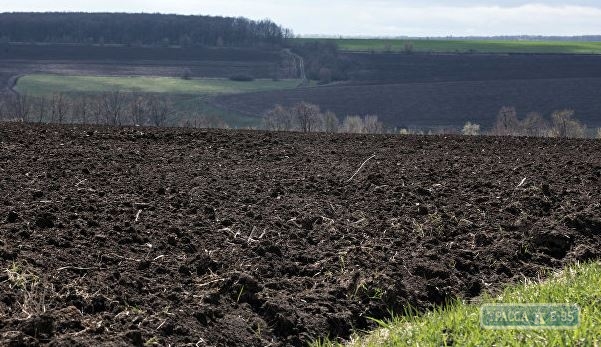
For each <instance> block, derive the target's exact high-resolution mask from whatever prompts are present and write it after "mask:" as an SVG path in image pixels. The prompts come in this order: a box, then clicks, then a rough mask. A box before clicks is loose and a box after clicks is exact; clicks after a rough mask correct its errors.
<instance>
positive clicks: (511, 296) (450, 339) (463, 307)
mask: <svg viewBox="0 0 601 347" xmlns="http://www.w3.org/2000/svg"><path fill="white" fill-rule="evenodd" d="M482 302H483V303H570V304H574V303H576V304H579V305H580V307H581V315H580V326H579V327H578V328H577V329H575V330H530V331H528V330H526V331H520V330H484V329H482V328H481V327H480V306H479V305H476V304H466V303H463V302H457V303H455V304H453V305H451V306H450V307H449V308H447V309H439V310H436V311H434V312H430V313H427V314H425V315H408V316H406V317H397V318H395V319H394V320H393V321H392V322H389V323H386V322H380V325H381V328H380V329H379V330H377V331H375V332H373V333H371V334H370V335H367V336H364V337H360V338H358V339H357V340H355V341H354V343H353V344H352V345H356V346H382V345H385V346H448V345H456V346H492V345H497V346H524V345H529V346H575V345H582V346H599V345H601V264H599V263H591V264H585V265H574V266H571V267H568V268H567V269H565V270H564V271H562V272H560V273H557V274H554V275H553V276H551V278H550V279H549V280H547V281H544V282H541V283H532V282H531V283H526V284H524V285H520V286H514V287H509V288H507V289H506V290H505V291H504V292H503V293H502V294H501V295H500V296H499V297H496V298H491V297H486V298H484V299H482ZM316 345H329V346H331V345H334V344H333V343H329V342H325V343H318V344H316Z"/></svg>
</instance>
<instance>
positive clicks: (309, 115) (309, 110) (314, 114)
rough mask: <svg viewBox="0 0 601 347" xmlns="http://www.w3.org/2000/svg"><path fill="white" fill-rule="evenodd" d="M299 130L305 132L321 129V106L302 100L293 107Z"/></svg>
mask: <svg viewBox="0 0 601 347" xmlns="http://www.w3.org/2000/svg"><path fill="white" fill-rule="evenodd" d="M292 112H293V114H294V116H295V118H296V121H297V123H298V126H299V130H300V131H302V132H304V133H310V132H314V131H319V128H320V124H319V121H320V117H319V116H320V111H319V106H317V105H313V104H308V103H306V102H301V103H299V104H297V105H295V106H294V107H293V108H292Z"/></svg>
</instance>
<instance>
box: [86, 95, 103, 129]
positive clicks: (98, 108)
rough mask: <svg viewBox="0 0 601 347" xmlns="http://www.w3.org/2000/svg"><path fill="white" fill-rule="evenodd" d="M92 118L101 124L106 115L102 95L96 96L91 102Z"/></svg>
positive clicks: (95, 122) (90, 111)
mask: <svg viewBox="0 0 601 347" xmlns="http://www.w3.org/2000/svg"><path fill="white" fill-rule="evenodd" d="M89 113H90V118H91V119H92V121H93V122H94V124H100V123H101V120H102V118H103V117H104V102H103V98H102V97H98V96H97V97H94V98H91V99H90V102H89Z"/></svg>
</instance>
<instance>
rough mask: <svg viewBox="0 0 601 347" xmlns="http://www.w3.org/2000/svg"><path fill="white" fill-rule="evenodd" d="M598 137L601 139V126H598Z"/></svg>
mask: <svg viewBox="0 0 601 347" xmlns="http://www.w3.org/2000/svg"><path fill="white" fill-rule="evenodd" d="M597 138H598V139H601V128H597Z"/></svg>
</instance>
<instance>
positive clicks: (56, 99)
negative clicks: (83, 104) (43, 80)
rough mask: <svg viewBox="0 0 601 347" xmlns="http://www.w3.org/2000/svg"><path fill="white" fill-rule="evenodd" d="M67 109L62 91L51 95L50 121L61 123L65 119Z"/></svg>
mask: <svg viewBox="0 0 601 347" xmlns="http://www.w3.org/2000/svg"><path fill="white" fill-rule="evenodd" d="M67 109H68V105H67V100H66V99H65V96H64V95H63V93H56V94H54V95H52V99H51V101H50V115H51V120H50V121H51V123H54V122H57V123H59V124H62V123H63V122H64V120H65V115H66V114H67Z"/></svg>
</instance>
